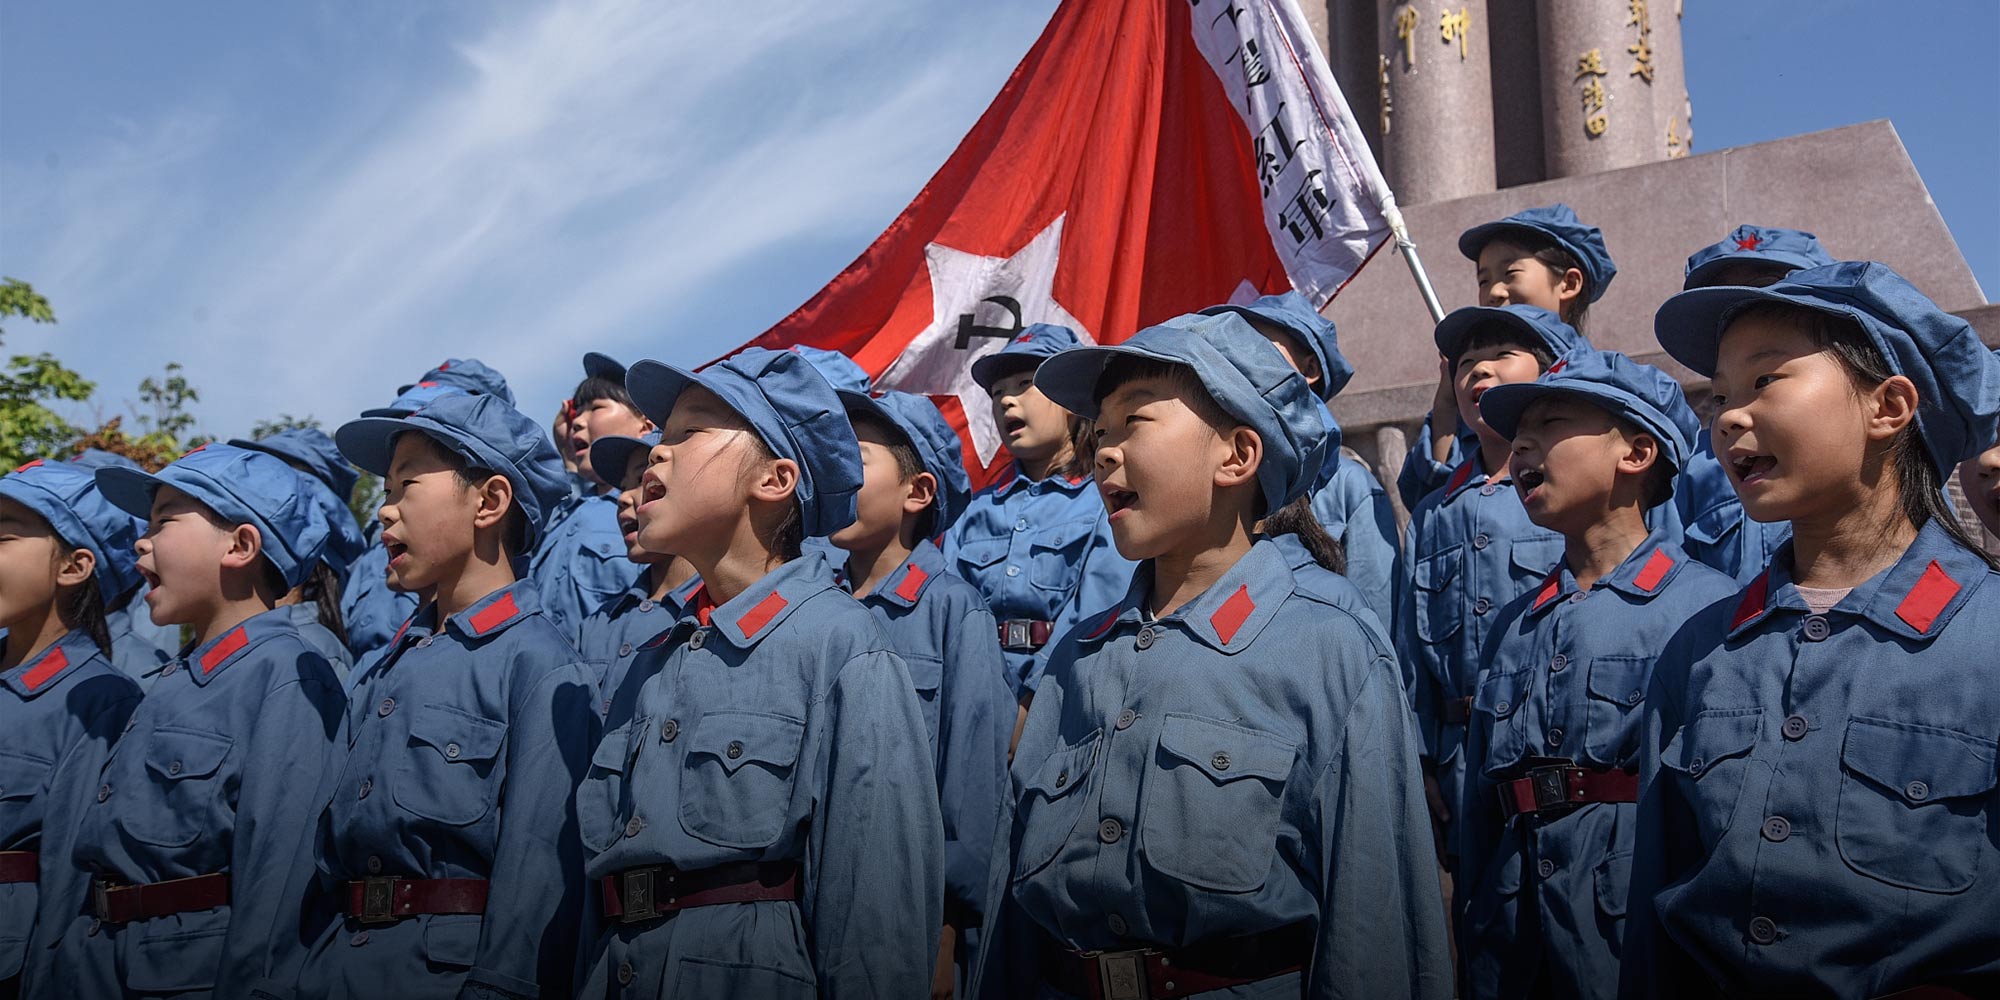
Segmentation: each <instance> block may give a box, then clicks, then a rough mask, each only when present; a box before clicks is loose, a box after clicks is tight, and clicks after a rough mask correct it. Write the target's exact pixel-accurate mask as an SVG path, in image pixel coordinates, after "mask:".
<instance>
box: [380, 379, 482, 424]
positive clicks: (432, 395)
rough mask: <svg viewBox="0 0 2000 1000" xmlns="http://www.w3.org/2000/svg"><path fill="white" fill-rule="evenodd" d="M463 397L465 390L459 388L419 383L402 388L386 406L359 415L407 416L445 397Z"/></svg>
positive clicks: (440, 384)
mask: <svg viewBox="0 0 2000 1000" xmlns="http://www.w3.org/2000/svg"><path fill="white" fill-rule="evenodd" d="M463 395H467V390H466V389H464V388H463V387H461V386H456V385H447V384H445V383H443V382H419V383H417V384H416V385H412V386H408V387H406V388H404V389H403V391H402V392H400V393H398V394H397V395H396V398H395V399H393V400H391V401H390V402H389V405H388V406H378V407H375V408H374V409H371V410H362V411H361V415H362V416H364V417H402V416H408V415H409V414H412V413H415V412H417V411H418V410H421V409H423V408H424V407H426V406H429V405H431V404H432V403H435V402H437V401H438V400H440V399H443V398H444V397H446V396H463Z"/></svg>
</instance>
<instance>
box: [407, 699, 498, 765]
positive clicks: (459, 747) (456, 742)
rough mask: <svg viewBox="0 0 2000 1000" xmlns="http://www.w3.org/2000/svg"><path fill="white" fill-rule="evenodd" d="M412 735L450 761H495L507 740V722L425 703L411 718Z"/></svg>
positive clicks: (412, 737)
mask: <svg viewBox="0 0 2000 1000" xmlns="http://www.w3.org/2000/svg"><path fill="white" fill-rule="evenodd" d="M410 738H411V739H414V740H416V741H417V742H419V743H425V744H429V745H430V747H431V748H432V749H434V750H436V751H437V752H438V753H440V754H442V755H443V756H444V759H446V760H455V761H465V762H470V761H476V760H492V759H493V758H494V757H497V756H499V754H500V745H501V744H502V743H504V742H506V739H507V724H506V723H504V722H496V721H494V720H492V719H488V718H484V717H482V716H477V715H473V714H471V713H469V712H461V711H459V710H458V709H455V708H446V707H445V706H443V705H425V706H423V707H421V708H419V709H417V713H416V715H415V716H414V717H412V718H411V719H410Z"/></svg>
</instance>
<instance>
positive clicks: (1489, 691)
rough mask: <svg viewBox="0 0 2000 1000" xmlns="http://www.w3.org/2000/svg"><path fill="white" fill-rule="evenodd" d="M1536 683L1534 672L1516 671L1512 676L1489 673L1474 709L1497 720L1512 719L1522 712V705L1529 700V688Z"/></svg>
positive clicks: (1476, 699)
mask: <svg viewBox="0 0 2000 1000" xmlns="http://www.w3.org/2000/svg"><path fill="white" fill-rule="evenodd" d="M1534 681H1535V672H1534V671H1533V670H1516V671H1514V672H1513V673H1511V674H1494V673H1489V674H1487V675H1486V679H1485V680H1484V681H1483V682H1482V683H1481V684H1480V685H1479V694H1478V695H1477V696H1476V697H1475V698H1474V699H1473V708H1474V709H1475V710H1477V711H1480V712H1485V713H1486V714H1488V715H1491V716H1492V717H1494V718H1495V719H1506V718H1510V717H1512V716H1513V714H1514V713H1515V712H1518V711H1520V710H1521V703H1522V702H1524V701H1527V700H1528V686H1529V685H1531V684H1533V683H1534Z"/></svg>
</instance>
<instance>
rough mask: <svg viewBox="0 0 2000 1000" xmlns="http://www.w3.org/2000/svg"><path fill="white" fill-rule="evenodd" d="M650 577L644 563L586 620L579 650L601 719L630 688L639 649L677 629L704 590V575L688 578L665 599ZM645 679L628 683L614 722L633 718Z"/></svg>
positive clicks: (617, 723) (606, 715)
mask: <svg viewBox="0 0 2000 1000" xmlns="http://www.w3.org/2000/svg"><path fill="white" fill-rule="evenodd" d="M646 577H647V575H646V571H645V569H644V568H643V567H641V569H640V571H639V578H638V579H637V580H634V581H633V582H632V585H631V586H630V587H627V588H625V590H624V591H623V592H622V593H619V594H616V595H614V596H613V597H612V598H611V599H610V600H608V601H605V602H604V604H603V606H601V607H599V608H598V609H597V610H596V611H595V612H593V613H592V614H591V616H590V617H589V618H586V619H584V622H583V642H582V643H581V644H580V645H578V646H577V650H578V652H580V653H582V654H583V665H584V669H585V670H587V671H588V672H589V673H590V678H591V680H592V681H593V682H594V683H595V684H596V685H597V695H598V699H597V712H598V715H599V716H602V717H606V718H608V717H609V716H610V714H611V703H612V701H613V699H614V698H616V697H617V695H618V692H619V691H620V690H621V689H623V688H626V687H627V684H626V678H627V677H628V676H630V671H631V669H632V663H633V662H634V660H636V659H637V658H638V655H639V650H640V648H641V647H643V646H645V645H646V643H647V641H648V640H650V639H652V638H653V637H654V636H657V635H659V634H660V633H662V632H665V631H666V630H668V629H670V628H673V627H674V623H675V622H677V621H679V620H680V617H681V613H682V612H683V611H684V610H685V609H686V608H687V602H688V599H689V598H691V597H693V596H694V592H695V591H697V590H700V589H701V577H698V576H696V577H690V578H689V579H688V581H687V582H686V583H683V584H681V585H680V586H678V587H675V588H674V589H673V590H671V591H669V592H668V593H667V596H666V599H665V600H660V601H656V600H653V584H652V581H651V580H648V579H647V578H646ZM643 683H645V678H643V677H642V678H639V679H638V680H637V682H636V683H633V684H631V685H630V688H631V690H630V691H628V692H627V694H626V697H625V699H624V704H625V710H624V711H623V712H621V713H620V716H621V717H620V718H619V719H618V720H617V721H616V722H612V723H610V724H611V725H613V726H617V725H622V724H623V723H624V721H625V719H627V718H630V712H631V706H632V703H634V702H635V701H636V699H637V698H638V687H639V685H640V684H643Z"/></svg>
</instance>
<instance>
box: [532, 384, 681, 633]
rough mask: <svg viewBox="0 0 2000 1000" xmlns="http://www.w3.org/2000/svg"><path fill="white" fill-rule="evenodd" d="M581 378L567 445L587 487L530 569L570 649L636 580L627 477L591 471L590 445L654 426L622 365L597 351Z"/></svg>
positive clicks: (551, 522)
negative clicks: (625, 509) (625, 523)
mask: <svg viewBox="0 0 2000 1000" xmlns="http://www.w3.org/2000/svg"><path fill="white" fill-rule="evenodd" d="M583 373H584V377H583V381H582V382H579V383H577V386H576V392H575V393H573V394H572V395H571V397H570V401H571V402H572V403H573V404H574V416H572V417H571V419H570V425H569V440H568V445H569V447H570V449H571V450H572V451H574V452H575V454H576V457H577V472H578V474H579V475H580V476H581V477H582V481H583V488H582V489H580V490H577V491H575V492H572V493H570V495H568V496H566V497H564V498H563V500H562V502H561V503H559V504H557V505H556V507H555V509H554V510H552V511H550V512H549V515H548V526H547V529H546V531H545V532H544V533H543V534H542V536H541V539H542V541H541V544H540V545H539V546H538V547H537V548H536V549H535V550H534V556H533V558H532V559H531V560H530V561H529V563H528V576H529V578H530V579H532V580H534V581H535V588H536V589H537V590H538V591H539V592H540V593H541V595H542V611H543V613H544V614H546V615H547V616H548V619H549V621H550V622H551V623H553V624H554V625H555V627H556V628H557V629H559V630H561V631H562V633H563V634H564V635H565V636H567V637H568V638H569V641H570V642H571V643H572V644H580V643H581V642H582V638H583V620H584V619H585V618H588V617H590V614H591V612H593V611H596V610H597V609H598V607H600V606H601V605H603V604H604V602H605V601H608V600H610V599H611V598H612V597H614V596H616V595H618V594H619V593H620V592H622V591H624V590H625V589H626V588H627V587H630V586H631V585H632V581H633V579H634V578H636V577H637V576H638V575H639V574H638V570H637V568H636V567H634V566H633V565H632V562H631V560H629V559H627V558H625V545H624V543H623V542H622V540H621V538H620V535H619V531H618V501H617V499H616V497H617V494H618V488H617V482H618V476H619V474H620V473H622V472H624V471H625V470H624V469H622V468H619V469H606V470H603V471H602V472H600V471H598V470H596V469H593V468H592V467H591V465H590V442H591V441H592V440H594V439H596V438H600V437H609V436H612V435H621V436H625V437H636V436H638V435H640V434H644V433H645V432H646V431H648V430H650V429H651V428H652V426H653V424H652V422H651V421H649V420H647V419H646V416H645V415H644V414H642V413H640V412H639V409H638V407H637V406H634V405H633V403H632V397H631V396H630V395H628V394H627V393H626V391H625V366H624V365H621V364H619V363H618V362H616V361H613V360H612V359H610V358H608V357H606V356H604V355H602V354H598V353H596V352H595V351H593V352H591V353H589V354H585V355H584V356H583Z"/></svg>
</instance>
